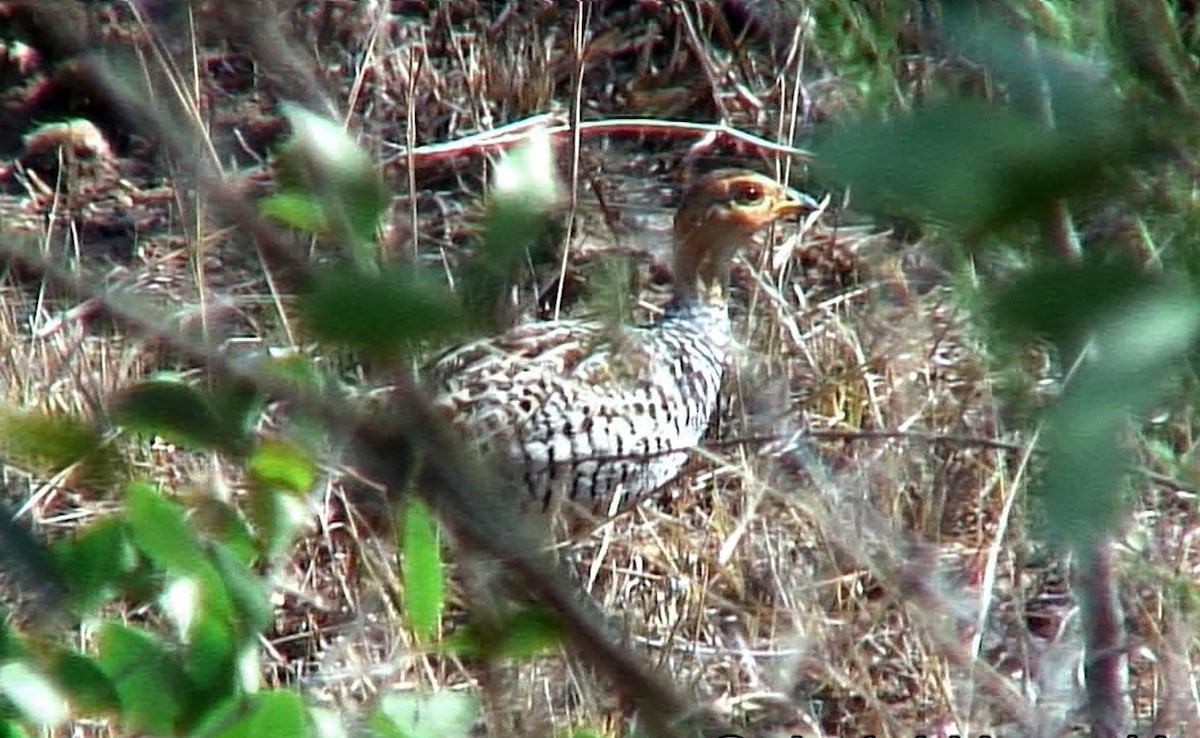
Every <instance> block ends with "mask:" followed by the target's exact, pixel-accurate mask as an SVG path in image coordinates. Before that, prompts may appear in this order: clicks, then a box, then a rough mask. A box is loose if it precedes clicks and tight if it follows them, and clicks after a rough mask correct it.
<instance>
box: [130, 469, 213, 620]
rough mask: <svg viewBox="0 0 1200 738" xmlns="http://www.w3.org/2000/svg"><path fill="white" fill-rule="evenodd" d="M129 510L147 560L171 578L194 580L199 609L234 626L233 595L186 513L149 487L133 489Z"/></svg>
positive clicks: (137, 537) (131, 528)
mask: <svg viewBox="0 0 1200 738" xmlns="http://www.w3.org/2000/svg"><path fill="white" fill-rule="evenodd" d="M126 509H127V513H126V519H127V520H128V521H129V527H130V531H131V532H132V535H133V540H134V543H136V544H137V546H138V548H139V549H141V551H142V552H143V553H144V554H145V555H146V557H147V558H148V559H150V560H151V561H152V562H153V563H155V564H156V565H158V566H160V567H162V568H163V569H164V570H165V571H166V572H167V573H169V574H171V575H174V576H176V577H183V578H190V579H194V580H195V583H196V586H197V587H198V588H199V589H198V592H197V594H198V599H197V601H196V606H197V607H202V608H206V609H208V610H209V611H210V612H211V614H212V616H214V617H219V618H225V619H226V620H229V621H230V622H232V618H233V611H232V605H231V603H230V601H229V595H228V593H227V592H226V591H225V588H224V586H223V584H222V582H221V580H220V577H218V576H217V572H216V570H215V569H214V568H213V566H212V564H211V562H210V560H209V557H208V555H207V553H206V551H205V550H204V548H203V547H202V546H201V545H200V541H199V540H198V539H197V537H196V534H195V532H194V531H193V530H192V529H191V527H189V526H188V524H187V521H186V520H185V519H184V516H183V511H182V510H180V508H179V507H178V506H177V505H175V504H174V503H172V502H170V501H168V500H167V499H166V498H164V497H163V496H162V495H160V494H158V493H157V492H155V491H154V490H153V489H151V488H150V487H149V486H148V485H145V484H134V485H131V486H130V488H129V492H128V495H127V499H126Z"/></svg>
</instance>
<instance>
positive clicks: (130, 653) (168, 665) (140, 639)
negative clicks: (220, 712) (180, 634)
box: [99, 621, 191, 735]
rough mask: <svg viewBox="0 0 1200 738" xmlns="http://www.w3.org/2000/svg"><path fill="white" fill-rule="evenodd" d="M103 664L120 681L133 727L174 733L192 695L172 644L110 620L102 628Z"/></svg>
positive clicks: (124, 718)
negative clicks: (169, 644) (176, 723)
mask: <svg viewBox="0 0 1200 738" xmlns="http://www.w3.org/2000/svg"><path fill="white" fill-rule="evenodd" d="M99 643H100V647H99V650H100V668H102V669H103V670H104V673H105V674H106V675H107V676H108V678H109V679H110V680H112V682H113V684H115V685H116V691H117V695H118V696H119V697H120V701H121V718H122V721H123V722H124V723H125V726H126V727H127V728H128V729H131V730H134V731H141V732H145V733H152V734H158V735H174V734H175V733H176V732H177V731H176V727H175V722H176V720H177V719H179V718H180V716H181V715H183V713H184V711H185V710H186V709H187V707H188V705H189V700H190V698H191V694H190V692H189V690H188V681H187V677H186V676H185V674H184V671H183V668H182V666H181V665H180V664H179V663H178V662H177V661H176V659H175V658H174V657H173V656H172V649H171V647H169V646H167V645H166V644H165V643H163V642H162V640H160V639H159V638H158V637H157V636H154V635H151V634H149V633H146V632H145V631H141V630H138V629H136V628H131V627H129V626H127V625H121V624H120V623H116V622H113V621H106V622H105V623H104V624H103V625H102V626H101V628H100V638H99Z"/></svg>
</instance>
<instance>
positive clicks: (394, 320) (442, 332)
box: [300, 268, 464, 355]
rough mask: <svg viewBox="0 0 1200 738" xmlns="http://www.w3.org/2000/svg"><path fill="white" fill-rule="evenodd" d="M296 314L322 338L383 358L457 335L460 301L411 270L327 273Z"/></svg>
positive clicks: (460, 322)
mask: <svg viewBox="0 0 1200 738" xmlns="http://www.w3.org/2000/svg"><path fill="white" fill-rule="evenodd" d="M300 312H301V315H302V317H304V318H305V320H306V322H307V324H308V326H309V328H310V329H311V330H312V331H313V333H314V334H315V335H316V336H317V337H319V338H322V339H324V340H327V341H330V342H334V343H341V344H345V345H349V346H353V347H357V348H360V349H363V350H366V351H368V352H371V353H375V354H383V355H387V354H390V353H392V352H394V351H395V350H397V349H399V348H402V347H406V346H410V345H412V344H414V343H417V342H421V341H428V340H433V339H443V340H444V339H447V338H450V337H452V336H454V335H456V334H458V333H459V332H460V331H461V330H462V328H463V326H464V319H463V314H462V309H461V307H460V306H459V304H458V300H456V299H455V298H454V296H453V295H452V294H451V293H450V291H449V290H448V289H447V288H446V286H445V285H444V284H443V283H442V282H441V281H440V280H438V279H435V278H434V277H432V276H430V275H427V274H424V273H422V272H417V271H413V270H412V269H411V268H403V269H392V270H389V271H388V272H386V273H384V274H382V275H380V276H379V277H365V276H363V275H355V274H351V273H346V272H345V271H338V272H325V273H324V274H322V275H321V276H320V277H319V279H318V281H317V285H316V288H315V289H314V291H313V292H312V293H311V294H309V295H304V296H302V297H301V301H300Z"/></svg>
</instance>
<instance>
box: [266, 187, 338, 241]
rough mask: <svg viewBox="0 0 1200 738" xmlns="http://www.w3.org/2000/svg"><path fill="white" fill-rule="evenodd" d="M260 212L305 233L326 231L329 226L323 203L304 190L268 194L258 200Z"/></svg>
mask: <svg viewBox="0 0 1200 738" xmlns="http://www.w3.org/2000/svg"><path fill="white" fill-rule="evenodd" d="M258 212H259V213H261V214H262V215H263V216H264V217H267V218H271V219H273V220H277V221H279V222H280V223H282V224H284V225H286V226H288V227H289V228H295V229H296V230H298V231H303V232H305V233H311V234H314V235H315V234H319V233H325V232H326V230H327V229H328V228H329V222H328V221H327V220H326V218H325V212H324V211H323V210H322V209H321V203H320V202H318V201H317V199H316V198H314V197H312V196H311V195H309V194H306V193H304V192H280V193H277V194H274V195H268V196H267V197H264V198H263V199H261V200H259V201H258Z"/></svg>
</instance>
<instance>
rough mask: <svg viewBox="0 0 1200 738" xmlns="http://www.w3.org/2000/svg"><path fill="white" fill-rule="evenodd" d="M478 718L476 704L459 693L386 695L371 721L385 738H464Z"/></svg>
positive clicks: (371, 724)
mask: <svg viewBox="0 0 1200 738" xmlns="http://www.w3.org/2000/svg"><path fill="white" fill-rule="evenodd" d="M477 714H478V708H477V706H476V704H475V700H474V699H472V698H471V697H470V696H468V695H465V694H459V693H457V692H438V693H436V694H429V695H416V694H407V693H406V694H398V693H394V692H393V693H390V694H385V695H383V697H382V698H381V699H380V700H379V709H378V711H377V712H376V713H375V714H374V715H372V716H371V718H370V720H369V721H368V724H369V727H370V729H371V730H372V731H374V732H376V733H378V734H379V735H381V736H385V737H386V738H465V736H468V735H471V734H472V732H471V729H472V727H473V726H474V724H475V722H476V720H477V719H478V718H477Z"/></svg>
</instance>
